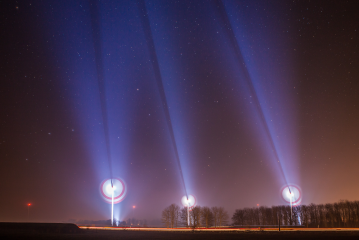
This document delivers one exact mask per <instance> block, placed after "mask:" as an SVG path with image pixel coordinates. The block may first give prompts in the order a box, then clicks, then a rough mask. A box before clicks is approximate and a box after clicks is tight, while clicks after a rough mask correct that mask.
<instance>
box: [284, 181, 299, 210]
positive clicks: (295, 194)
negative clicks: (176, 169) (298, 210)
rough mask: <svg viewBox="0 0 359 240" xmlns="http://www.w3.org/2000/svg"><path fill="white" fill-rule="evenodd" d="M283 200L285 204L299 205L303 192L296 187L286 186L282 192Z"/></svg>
mask: <svg viewBox="0 0 359 240" xmlns="http://www.w3.org/2000/svg"><path fill="white" fill-rule="evenodd" d="M281 195H282V198H283V200H284V201H285V202H287V203H289V204H292V205H293V206H296V205H299V204H300V202H301V201H302V191H301V190H300V188H299V187H298V186H296V185H293V184H291V185H286V186H284V187H283V188H282V190H281Z"/></svg>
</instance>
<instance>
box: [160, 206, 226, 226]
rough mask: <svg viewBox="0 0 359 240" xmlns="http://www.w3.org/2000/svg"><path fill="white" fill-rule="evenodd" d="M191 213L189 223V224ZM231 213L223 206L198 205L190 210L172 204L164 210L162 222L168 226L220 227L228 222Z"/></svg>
mask: <svg viewBox="0 0 359 240" xmlns="http://www.w3.org/2000/svg"><path fill="white" fill-rule="evenodd" d="M188 213H189V224H188ZM228 219H229V215H228V212H227V211H226V210H224V208H223V207H212V208H209V207H200V206H196V207H194V208H192V210H190V211H189V212H188V209H187V208H186V207H183V208H181V207H179V206H178V205H176V204H171V205H170V206H168V207H166V208H165V209H164V210H163V211H162V222H163V223H164V224H165V225H166V227H167V228H176V227H183V226H185V227H192V228H198V227H206V228H209V227H220V226H224V225H226V224H227V223H228Z"/></svg>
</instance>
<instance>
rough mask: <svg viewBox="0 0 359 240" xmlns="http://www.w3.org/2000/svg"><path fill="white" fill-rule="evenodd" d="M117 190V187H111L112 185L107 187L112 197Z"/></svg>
mask: <svg viewBox="0 0 359 240" xmlns="http://www.w3.org/2000/svg"><path fill="white" fill-rule="evenodd" d="M115 190H116V186H113V187H111V185H107V186H106V191H107V192H108V193H109V194H111V195H112V192H114V191H115Z"/></svg>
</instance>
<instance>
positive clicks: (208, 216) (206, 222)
mask: <svg viewBox="0 0 359 240" xmlns="http://www.w3.org/2000/svg"><path fill="white" fill-rule="evenodd" d="M202 224H203V226H205V227H206V228H209V227H210V226H212V224H213V213H212V211H211V209H210V208H209V207H202Z"/></svg>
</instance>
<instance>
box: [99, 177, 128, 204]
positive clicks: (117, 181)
mask: <svg viewBox="0 0 359 240" xmlns="http://www.w3.org/2000/svg"><path fill="white" fill-rule="evenodd" d="M112 184H113V187H112ZM112 184H111V179H106V180H104V181H103V182H102V183H101V185H100V194H101V196H102V198H103V199H104V200H105V202H107V203H110V204H111V203H112V197H113V203H114V204H116V203H119V202H121V201H122V200H123V199H124V198H125V197H126V193H127V186H126V183H125V181H123V180H122V179H121V178H113V179H112ZM112 195H113V196H112Z"/></svg>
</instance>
